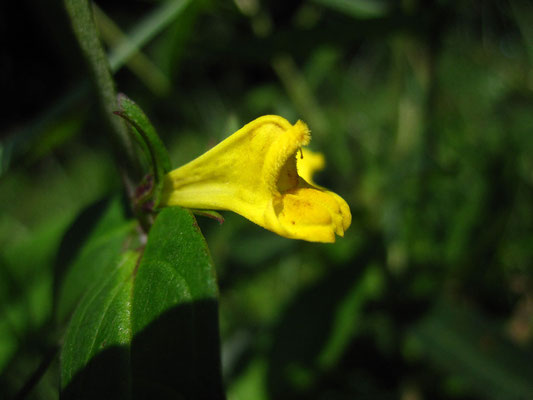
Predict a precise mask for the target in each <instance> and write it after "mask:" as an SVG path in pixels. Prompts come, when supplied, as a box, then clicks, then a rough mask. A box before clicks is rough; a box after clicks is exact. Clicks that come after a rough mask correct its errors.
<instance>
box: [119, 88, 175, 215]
mask: <svg viewBox="0 0 533 400" xmlns="http://www.w3.org/2000/svg"><path fill="white" fill-rule="evenodd" d="M118 104H119V106H120V111H115V114H116V115H119V116H120V117H122V118H124V119H125V120H126V121H127V122H128V123H129V124H130V125H131V127H132V131H133V133H134V135H135V139H136V140H137V141H138V142H139V144H140V146H141V147H142V149H143V151H144V152H145V154H146V156H147V157H148V159H149V160H150V163H151V173H152V175H153V177H154V179H155V187H154V189H153V191H152V193H153V200H154V207H157V205H158V203H159V194H160V193H161V190H162V189H163V179H164V177H165V174H166V173H167V172H169V171H170V168H171V165H170V158H169V156H168V152H167V149H166V147H165V145H164V144H163V142H162V141H161V139H160V138H159V136H158V135H157V132H156V130H155V128H154V127H153V125H152V124H151V123H150V120H149V119H148V117H147V116H146V114H145V113H144V112H143V111H142V110H141V108H140V107H139V106H138V105H137V104H136V103H135V102H134V101H133V100H131V99H129V98H128V97H127V96H126V95H125V94H122V93H121V94H119V95H118Z"/></svg>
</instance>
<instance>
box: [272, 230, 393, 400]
mask: <svg viewBox="0 0 533 400" xmlns="http://www.w3.org/2000/svg"><path fill="white" fill-rule="evenodd" d="M382 246H383V243H382V240H381V238H380V237H379V236H376V237H374V238H371V239H369V241H368V245H367V246H366V247H365V248H364V249H363V250H362V251H361V253H360V254H359V256H358V257H356V258H355V259H354V260H353V262H352V263H347V264H345V265H342V266H337V267H333V266H332V272H331V273H330V274H329V275H328V276H326V277H324V278H323V279H321V280H320V281H319V282H317V284H316V285H313V286H311V287H309V288H307V289H305V290H303V291H302V292H301V293H300V294H299V295H298V296H297V297H296V298H295V300H294V301H293V302H292V304H290V305H289V307H288V308H287V309H286V311H285V313H284V314H283V316H282V317H281V320H280V322H279V324H278V326H277V328H276V329H275V331H274V333H273V337H274V342H273V345H272V347H271V351H270V354H269V360H270V364H269V370H268V378H267V379H268V391H269V394H270V398H273V399H294V398H300V397H299V395H301V394H302V393H301V392H300V391H299V390H296V391H295V387H294V386H293V384H291V382H289V381H288V380H287V376H288V375H293V376H294V377H296V376H297V375H298V374H299V371H303V370H307V371H311V373H313V371H316V368H317V359H318V356H319V354H320V352H321V351H322V350H323V349H324V345H325V343H326V341H327V340H328V339H329V335H330V332H331V329H332V326H333V323H334V320H335V318H336V313H337V309H338V306H339V303H340V302H341V301H343V299H345V298H346V296H347V295H348V294H349V292H350V290H352V289H353V287H354V284H356V282H357V281H358V280H360V278H361V277H362V275H363V274H364V273H365V272H366V267H367V266H368V265H370V264H371V263H372V262H374V263H378V264H383V260H382V258H383V254H384V251H383V248H382ZM291 370H292V371H293V372H291ZM295 379H297V380H298V379H299V378H297V377H296V378H295ZM303 379H304V380H305V379H306V378H303ZM310 395H312V391H311V392H307V394H306V395H305V396H310ZM305 396H304V397H301V398H309V397H305Z"/></svg>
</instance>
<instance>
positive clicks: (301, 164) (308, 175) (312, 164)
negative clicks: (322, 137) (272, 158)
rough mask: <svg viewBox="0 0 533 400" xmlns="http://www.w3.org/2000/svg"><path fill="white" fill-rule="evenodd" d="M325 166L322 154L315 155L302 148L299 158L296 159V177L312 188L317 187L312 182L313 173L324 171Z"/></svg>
mask: <svg viewBox="0 0 533 400" xmlns="http://www.w3.org/2000/svg"><path fill="white" fill-rule="evenodd" d="M325 166H326V160H325V159H324V156H323V155H322V153H315V152H314V151H311V150H309V149H307V148H305V147H304V148H302V149H301V153H300V157H296V168H297V170H298V175H300V177H301V178H302V179H303V180H304V181H306V182H309V183H310V184H311V185H313V186H318V185H317V184H316V183H315V182H314V181H313V175H314V174H315V172H317V171H320V170H322V169H324V167H325Z"/></svg>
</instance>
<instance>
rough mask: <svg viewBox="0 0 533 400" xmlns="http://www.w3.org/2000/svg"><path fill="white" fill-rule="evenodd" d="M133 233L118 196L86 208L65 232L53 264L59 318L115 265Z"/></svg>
mask: <svg viewBox="0 0 533 400" xmlns="http://www.w3.org/2000/svg"><path fill="white" fill-rule="evenodd" d="M134 233H135V222H134V221H132V220H128V219H127V218H126V217H125V215H124V209H123V205H122V203H121V201H120V200H119V199H118V198H115V199H111V200H110V199H104V200H100V201H98V202H96V203H94V204H92V205H91V206H89V207H88V208H87V209H85V210H84V211H83V212H82V213H81V214H80V216H79V217H78V218H77V220H76V221H75V222H74V223H73V224H72V226H71V227H70V229H69V230H68V231H67V232H66V233H65V235H64V237H63V241H62V243H61V246H60V248H59V252H58V256H57V259H56V266H55V283H54V286H55V290H54V293H55V296H56V298H55V299H54V300H55V313H56V320H57V321H59V322H62V321H65V319H66V318H67V317H68V316H69V315H70V314H71V313H72V311H73V310H74V307H75V306H76V304H77V303H78V301H79V300H80V298H81V297H82V296H83V294H84V293H85V291H87V290H88V288H90V287H91V286H92V285H93V284H94V282H96V281H97V280H98V278H99V277H100V276H102V275H107V274H108V273H109V272H110V271H111V270H112V269H114V268H115V267H116V263H117V260H118V259H119V258H120V257H121V253H122V251H123V250H124V247H125V244H126V243H127V242H128V241H131V239H132V238H133V234H134Z"/></svg>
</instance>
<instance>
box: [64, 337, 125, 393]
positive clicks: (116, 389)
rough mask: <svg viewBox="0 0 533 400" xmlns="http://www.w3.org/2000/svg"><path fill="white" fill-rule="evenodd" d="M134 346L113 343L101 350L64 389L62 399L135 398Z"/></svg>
mask: <svg viewBox="0 0 533 400" xmlns="http://www.w3.org/2000/svg"><path fill="white" fill-rule="evenodd" d="M131 395H132V380H131V363H130V349H129V348H128V347H127V346H110V347H107V348H105V349H104V350H102V351H100V352H99V353H98V354H97V355H96V356H94V357H93V358H92V359H91V360H90V361H89V362H88V363H87V365H86V366H85V367H84V368H83V369H82V370H80V371H78V372H77V373H76V375H75V376H74V377H73V378H72V380H71V381H70V383H69V384H68V385H67V386H66V387H65V388H64V389H63V390H62V391H61V395H60V398H61V399H79V400H83V399H116V400H122V399H124V400H126V399H131Z"/></svg>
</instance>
